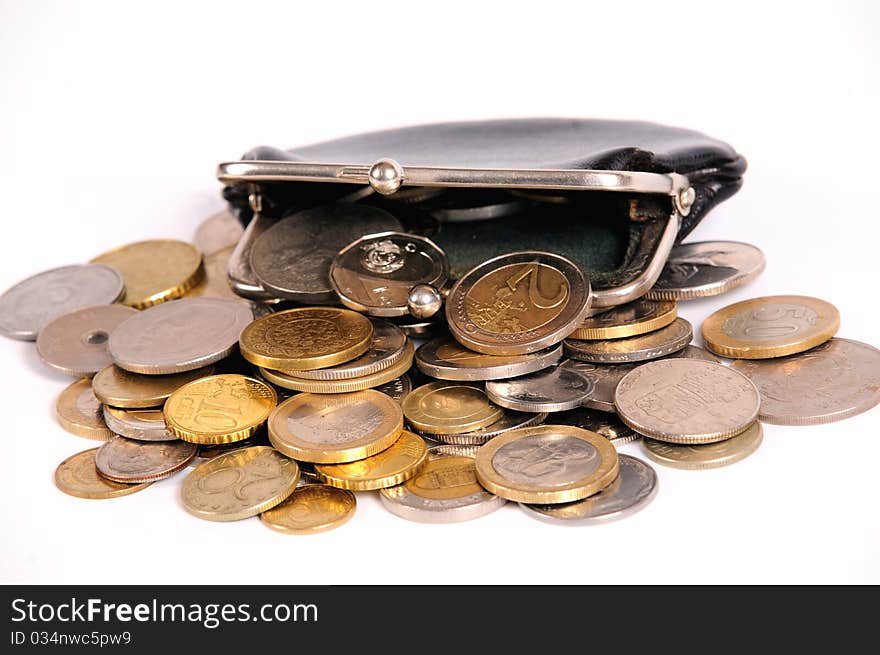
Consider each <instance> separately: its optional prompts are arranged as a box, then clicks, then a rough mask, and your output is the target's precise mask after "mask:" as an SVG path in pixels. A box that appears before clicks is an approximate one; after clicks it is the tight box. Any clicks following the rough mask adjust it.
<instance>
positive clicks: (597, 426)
mask: <svg viewBox="0 0 880 655" xmlns="http://www.w3.org/2000/svg"><path fill="white" fill-rule="evenodd" d="M553 423H554V424H555V425H573V426H575V427H576V428H581V429H583V430H589V431H590V432H595V433H596V434H601V435H602V436H603V437H605V438H606V439H608V441H610V442H611V443H612V444H614V447H615V448H616V447H618V446H622V445H623V444H625V443H630V442H631V441H636V440H637V439H640V438H641V437H642V435H640V434H639V433H638V432H636V431H635V430H633V429H632V428H631V427H629V426H628V425H627V424H626V423H624V422H623V421H621V420H620V419H619V418H618V417H617V415H616V414H613V413H611V412H605V411H600V410H597V409H590V408H588V407H578V408H577V409H570V410H568V411H567V412H559V413H558V414H554V415H553Z"/></svg>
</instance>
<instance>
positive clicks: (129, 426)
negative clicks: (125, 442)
mask: <svg viewBox="0 0 880 655" xmlns="http://www.w3.org/2000/svg"><path fill="white" fill-rule="evenodd" d="M104 422H105V423H106V424H107V427H108V428H110V430H111V431H112V432H113V433H114V434H119V435H122V436H123V437H128V438H129V439H136V440H138V441H176V440H177V438H178V437H177V435H176V434H174V433H173V432H171V430H169V429H168V428H167V426H166V425H165V414H163V413H162V410H161V409H119V408H117V407H110V406H109V405H104Z"/></svg>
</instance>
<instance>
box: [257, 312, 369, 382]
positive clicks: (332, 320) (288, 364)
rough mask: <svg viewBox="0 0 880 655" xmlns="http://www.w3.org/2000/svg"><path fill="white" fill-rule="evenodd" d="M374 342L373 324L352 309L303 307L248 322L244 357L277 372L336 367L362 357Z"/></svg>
mask: <svg viewBox="0 0 880 655" xmlns="http://www.w3.org/2000/svg"><path fill="white" fill-rule="evenodd" d="M372 343H373V324H372V323H370V320H369V319H368V318H367V317H366V316H363V315H362V314H358V313H357V312H353V311H351V310H350V309H336V308H333V307H300V308H297V309H288V310H286V311H283V312H276V313H274V314H269V315H268V316H264V317H263V318H259V319H257V320H256V321H254V322H253V323H251V324H250V325H248V326H247V327H246V328H245V329H244V330H243V331H242V332H241V338H240V346H241V354H242V356H243V357H244V358H245V359H246V360H248V361H249V362H251V363H252V364H256V365H257V366H262V367H264V368H268V369H272V370H276V371H301V370H310V369H316V368H326V367H328V366H335V365H337V364H342V363H343V362H347V361H350V360H352V359H354V358H356V357H360V356H361V355H363V354H364V353H365V352H367V350H369V349H370V345H371V344H372Z"/></svg>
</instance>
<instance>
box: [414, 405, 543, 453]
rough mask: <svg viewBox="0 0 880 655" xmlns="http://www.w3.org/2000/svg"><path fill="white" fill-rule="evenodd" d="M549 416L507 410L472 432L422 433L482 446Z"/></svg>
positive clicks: (429, 436) (462, 443) (457, 442)
mask: <svg viewBox="0 0 880 655" xmlns="http://www.w3.org/2000/svg"><path fill="white" fill-rule="evenodd" d="M546 418H547V413H546V412H537V413H535V412H514V411H505V412H504V414H503V415H502V416H501V418H500V419H498V420H497V421H495V422H494V423H490V424H489V425H487V426H486V427H484V428H479V429H477V430H472V431H470V432H462V433H460V434H431V433H428V432H424V433H422V436H423V437H426V438H428V439H433V440H434V441H442V442H443V443H445V444H452V445H459V446H467V445H477V446H481V445H483V444H484V443H486V442H487V441H489V440H490V439H493V438H495V437H497V436H498V435H499V434H504V433H505V432H510V431H511V430H516V429H517V428H528V427H531V426H532V425H539V424H541V423H543V422H544V420H545V419H546Z"/></svg>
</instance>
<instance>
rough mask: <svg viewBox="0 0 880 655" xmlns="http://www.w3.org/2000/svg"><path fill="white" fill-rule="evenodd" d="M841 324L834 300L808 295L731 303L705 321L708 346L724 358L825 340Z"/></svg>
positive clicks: (795, 349) (780, 351)
mask: <svg viewBox="0 0 880 655" xmlns="http://www.w3.org/2000/svg"><path fill="white" fill-rule="evenodd" d="M839 327H840V314H839V313H838V311H837V308H836V307H834V305H832V304H831V303H828V302H825V301H824V300H819V299H818V298H810V297H809V296H767V297H764V298H754V299H752V300H744V301H742V302H738V303H734V304H733V305H728V306H727V307H724V308H722V309H719V310H718V311H717V312H715V313H714V314H712V315H711V316H709V318H707V319H706V320H705V321H704V322H703V328H702V333H703V340H704V341H705V342H706V347H707V348H708V349H709V350H711V351H712V352H713V353H715V354H717V355H721V356H722V357H731V358H733V359H767V358H770V357H783V356H785V355H793V354H794V353H800V352H804V351H805V350H809V349H810V348H813V347H815V346H818V345H819V344H821V343H825V342H826V341H828V340H829V339H830V338H831V337H833V336H834V334H835V333H836V332H837V329H838V328H839Z"/></svg>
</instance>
